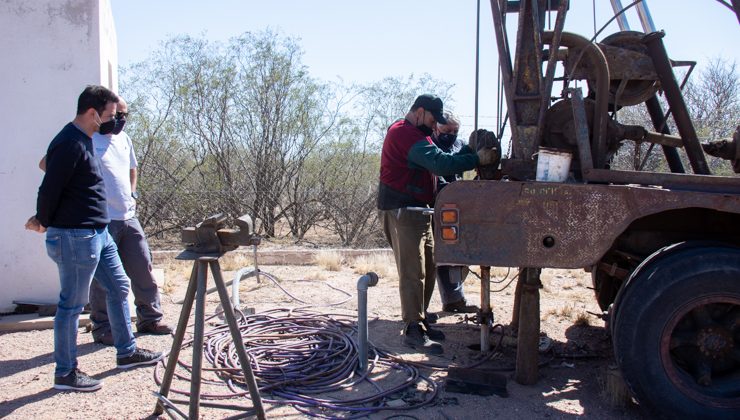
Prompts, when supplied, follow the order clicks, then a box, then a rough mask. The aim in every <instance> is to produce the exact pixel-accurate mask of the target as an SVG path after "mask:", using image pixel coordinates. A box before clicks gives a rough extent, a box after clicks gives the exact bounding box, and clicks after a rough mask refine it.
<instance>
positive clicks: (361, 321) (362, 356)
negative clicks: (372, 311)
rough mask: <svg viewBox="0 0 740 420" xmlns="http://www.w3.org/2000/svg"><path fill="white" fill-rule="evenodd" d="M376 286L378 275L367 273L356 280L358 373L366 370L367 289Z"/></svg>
mask: <svg viewBox="0 0 740 420" xmlns="http://www.w3.org/2000/svg"><path fill="white" fill-rule="evenodd" d="M376 284H378V275H377V274H375V273H367V274H365V275H364V276H362V277H360V278H359V279H358V280H357V336H358V337H357V338H358V341H359V343H358V345H357V347H358V349H357V351H358V353H359V363H360V372H361V373H365V371H366V370H367V341H368V337H367V289H368V287H372V286H375V285H376Z"/></svg>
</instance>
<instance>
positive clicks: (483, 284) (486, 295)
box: [480, 266, 493, 352]
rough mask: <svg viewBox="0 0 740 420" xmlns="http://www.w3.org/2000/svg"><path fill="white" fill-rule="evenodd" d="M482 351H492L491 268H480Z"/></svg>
mask: <svg viewBox="0 0 740 420" xmlns="http://www.w3.org/2000/svg"><path fill="white" fill-rule="evenodd" d="M480 312H481V319H480V351H481V352H487V351H489V350H491V341H490V337H491V322H490V321H491V317H492V316H493V314H492V313H491V267H483V266H481V268H480Z"/></svg>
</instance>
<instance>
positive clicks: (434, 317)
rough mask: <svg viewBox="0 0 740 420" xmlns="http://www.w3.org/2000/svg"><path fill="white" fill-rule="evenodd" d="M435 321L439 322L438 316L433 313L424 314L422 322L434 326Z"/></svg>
mask: <svg viewBox="0 0 740 420" xmlns="http://www.w3.org/2000/svg"><path fill="white" fill-rule="evenodd" d="M437 320H439V315H437V314H435V313H434V312H427V313H425V314H424V321H426V322H427V323H429V324H436V323H437Z"/></svg>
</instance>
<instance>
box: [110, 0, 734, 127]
mask: <svg viewBox="0 0 740 420" xmlns="http://www.w3.org/2000/svg"><path fill="white" fill-rule="evenodd" d="M110 1H111V5H112V9H113V18H114V20H115V25H116V32H117V35H118V54H119V63H120V65H121V66H124V67H125V66H128V65H130V64H132V63H134V62H138V61H141V60H143V59H145V58H146V57H147V56H148V55H149V54H150V53H151V52H152V51H153V50H154V49H155V48H156V47H157V46H158V45H159V43H160V42H161V41H163V40H165V39H168V38H170V37H171V36H174V35H180V34H190V35H196V36H200V35H203V36H205V37H206V38H208V39H212V40H227V39H229V38H230V37H233V36H237V35H239V34H242V33H244V32H246V31H260V30H264V29H267V28H270V29H273V30H278V31H279V32H280V33H281V35H284V36H285V35H289V36H293V37H296V38H299V39H300V41H299V42H300V45H301V47H302V49H303V51H304V54H305V55H304V60H303V62H304V64H305V65H307V66H308V68H309V71H310V73H311V75H312V76H313V77H316V78H319V79H322V80H325V81H332V80H337V78H341V79H343V80H344V81H345V82H348V83H350V82H360V83H363V82H373V81H377V80H380V79H382V78H384V77H387V76H402V77H407V76H408V75H410V74H415V75H417V76H418V75H421V74H423V73H429V74H431V75H432V76H433V77H435V78H437V79H441V80H444V81H446V82H448V83H451V84H453V85H454V86H455V87H454V89H453V91H452V98H453V100H454V103H451V104H450V105H451V107H452V108H454V110H455V111H456V112H457V113H458V114H459V115H461V117H462V120H463V121H462V122H463V127H462V130H461V134H462V135H464V136H467V133H469V132H470V131H472V127H473V118H472V116H473V110H474V97H475V96H474V93H475V90H474V89H475V83H474V80H475V78H474V77H475V22H476V1H475V0H446V1H445V0H415V1H411V0H373V1H359V0H270V1H265V0H260V1H256V0H210V1H202V0H178V1H175V0H110ZM594 3H595V4H596V26H597V28H599V27H601V26H602V25H603V24H604V23H606V21H607V20H608V19H609V18H610V17H611V16H612V14H613V12H612V9H611V3H610V2H609V0H595V1H594V0H571V9H570V11H569V13H568V19H567V20H566V30H568V31H571V32H576V33H580V34H582V35H586V36H592V35H593V33H594V18H593V16H594V15H593V13H594V12H593V10H594V9H593V5H594ZM630 3H631V1H630V0H622V4H623V5H624V6H626V5H628V4H630ZM648 6H649V8H650V11H651V13H652V17H653V21H654V22H655V25H656V26H657V28H658V29H664V30H665V31H666V34H667V35H666V38H665V43H666V47H667V49H668V53H669V55H670V56H671V58H673V59H675V60H695V61H698V62H699V63H700V65H701V63H703V62H706V61H707V60H708V59H710V58H713V57H719V56H722V57H724V58H727V59H730V60H735V61H737V62H738V63H739V64H740V47H739V46H738V40H740V24H738V21H737V18H736V17H735V15H734V14H732V12H731V11H730V10H728V9H727V8H725V7H723V6H722V5H721V4H719V3H718V2H717V1H716V0H648ZM510 16H511V17H515V16H516V15H510ZM627 17H628V19H629V20H630V24H631V26H632V29H633V30H641V27H640V25H639V21H638V20H637V14H636V12H635V9H634V8H633V9H631V10H629V11H628V12H627ZM511 20H512V21H513V20H514V19H511ZM554 20H555V14H554V13H553V14H552V22H553V24H554ZM509 30H510V37H512V38H513V37H514V35H513V34H514V32H513V30H514V29H513V28H510V29H509ZM617 30H618V28H617V26H616V23H614V24H612V25H611V26H610V27H609V28H608V29H607V30H605V31H604V32H603V33H602V35H601V36H600V37H599V39H601V38H603V37H604V36H606V35H609V34H611V33H613V32H616V31H617ZM511 41H512V42H513V39H512V40H511ZM480 47H481V64H480V73H481V81H480V105H479V107H480V108H479V115H480V119H479V126H480V127H483V128H493V127H494V126H495V122H494V120H493V116H494V115H495V114H496V111H495V102H496V100H495V98H496V84H495V82H496V65H497V64H496V63H497V61H496V60H497V54H496V46H495V40H494V36H493V30H492V18H491V11H490V2H489V1H486V0H482V1H481V44H480ZM409 105H410V104H409Z"/></svg>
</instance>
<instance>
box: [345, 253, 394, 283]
mask: <svg viewBox="0 0 740 420" xmlns="http://www.w3.org/2000/svg"><path fill="white" fill-rule="evenodd" d="M350 265H351V267H352V269H353V270H354V272H355V273H357V274H365V273H369V272H371V271H372V272H374V273H375V274H377V275H378V276H379V277H380V278H397V277H398V273H397V271H396V262H395V261H394V260H393V257H392V256H391V255H389V254H387V253H382V254H380V253H378V254H370V255H363V256H360V257H357V258H355V259H354V260H352V262H351V264H350Z"/></svg>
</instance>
